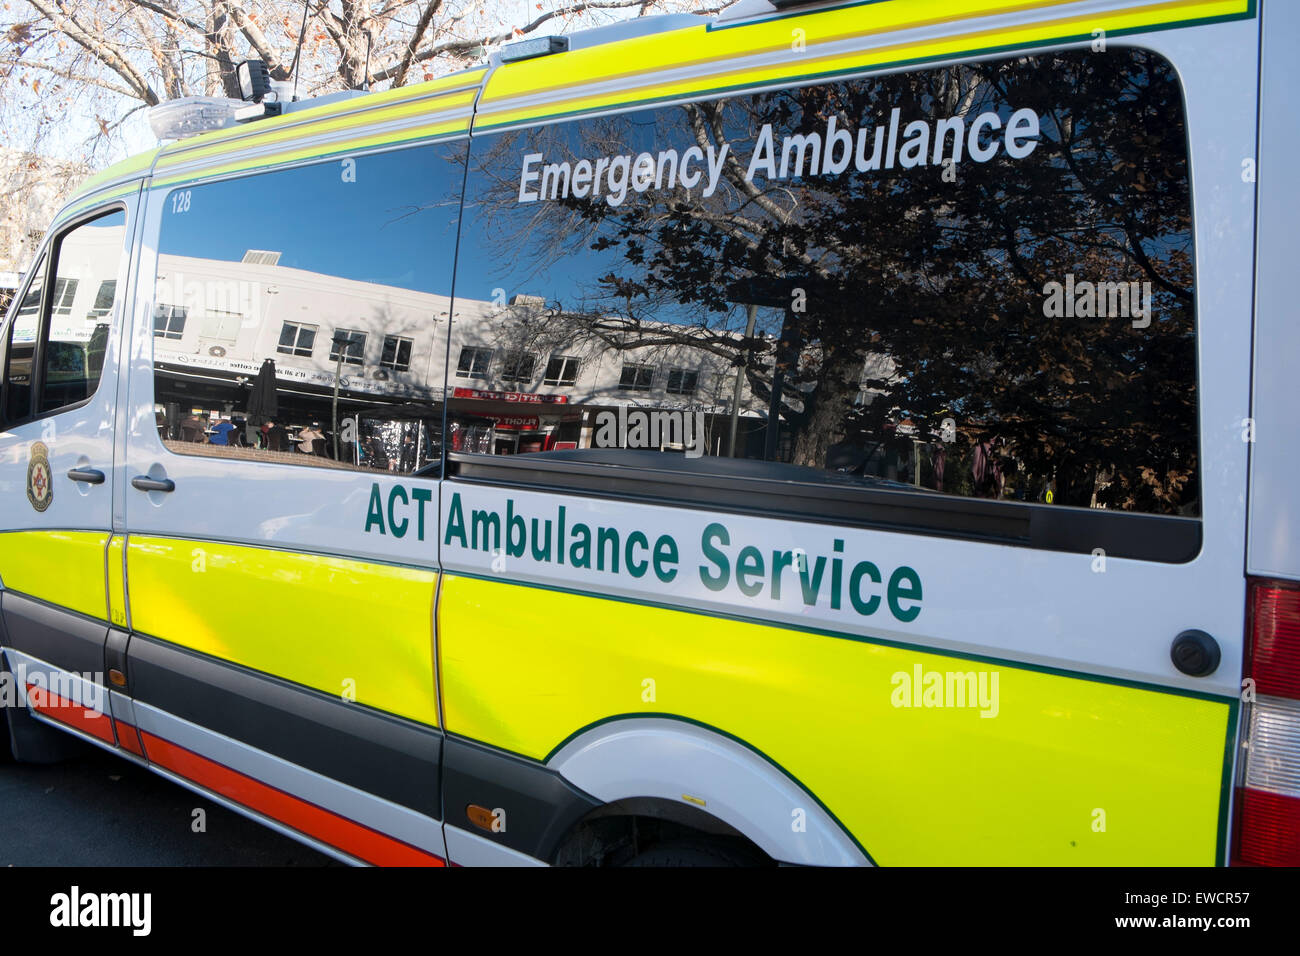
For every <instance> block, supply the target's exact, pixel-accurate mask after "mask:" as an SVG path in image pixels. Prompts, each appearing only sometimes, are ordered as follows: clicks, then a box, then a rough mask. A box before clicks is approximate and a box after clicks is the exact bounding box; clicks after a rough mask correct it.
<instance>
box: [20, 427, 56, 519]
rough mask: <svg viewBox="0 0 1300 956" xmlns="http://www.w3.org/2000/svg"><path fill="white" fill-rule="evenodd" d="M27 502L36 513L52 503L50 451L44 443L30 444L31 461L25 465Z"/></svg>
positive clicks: (52, 480) (52, 486)
mask: <svg viewBox="0 0 1300 956" xmlns="http://www.w3.org/2000/svg"><path fill="white" fill-rule="evenodd" d="M27 500H28V501H30V502H31V504H32V507H33V508H35V509H36V510H37V511H44V510H45V509H46V508H48V507H49V506H50V504H51V502H53V501H54V472H53V471H51V470H50V450H49V449H48V448H46V447H45V443H44V442H39V441H38V442H33V443H32V454H31V461H30V462H28V464H27Z"/></svg>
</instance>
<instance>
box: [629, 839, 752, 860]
mask: <svg viewBox="0 0 1300 956" xmlns="http://www.w3.org/2000/svg"><path fill="white" fill-rule="evenodd" d="M767 862H769V861H768V860H767V859H766V858H765V857H763V856H762V855H761V854H758V853H756V852H755V851H753V850H750V849H748V848H746V847H744V846H739V845H736V844H732V843H726V842H723V841H718V840H674V841H669V842H667V843H659V844H656V845H655V846H652V847H650V849H648V850H646V851H645V852H644V853H640V854H638V855H636V856H634V857H632V859H630V860H628V861H627V862H626V863H624V864H623V865H624V866H763V865H764V864H765V863H767Z"/></svg>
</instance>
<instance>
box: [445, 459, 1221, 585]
mask: <svg viewBox="0 0 1300 956" xmlns="http://www.w3.org/2000/svg"><path fill="white" fill-rule="evenodd" d="M622 454H623V455H624V456H626V457H627V458H629V459H632V456H636V458H635V459H633V460H637V461H638V462H639V461H645V460H650V459H646V458H645V457H644V453H637V452H623V453H622ZM648 454H649V455H652V456H659V457H658V460H659V461H665V460H670V459H667V458H666V456H665V455H664V454H663V453H661V452H650V453H648ZM447 459H448V461H447V474H448V477H451V478H455V479H456V480H457V481H461V482H465V483H467V484H480V485H494V486H501V487H513V488H520V489H528V490H534V491H550V492H554V493H557V494H573V493H575V492H577V493H580V494H584V495H588V496H591V497H596V498H611V499H616V500H620V501H631V502H645V503H647V504H656V505H667V506H670V507H678V508H695V509H699V508H707V509H708V510H710V511H721V512H728V513H732V514H743V515H755V516H758V517H771V518H785V519H788V520H794V521H812V522H815V523H818V524H831V525H838V526H841V527H846V528H863V529H875V530H881V531H895V532H903V533H907V534H923V535H929V536H935V537H945V538H958V539H962V540H969V541H983V542H988V543H992V544H1005V545H1011V546H1014V547H1021V548H1032V549H1036V550H1042V551H1065V552H1070V553H1074V554H1091V553H1093V552H1094V551H1095V550H1096V549H1098V548H1100V549H1102V550H1103V551H1105V553H1106V556H1107V557H1112V558H1131V559H1135V560H1139V561H1159V562H1163V563H1166V564H1182V563H1186V562H1188V561H1191V560H1192V559H1193V558H1195V557H1196V556H1197V554H1199V553H1200V550H1201V521H1200V519H1199V518H1182V517H1173V516H1167V515H1147V514H1136V513H1133V512H1118V511H1107V510H1104V509H1090V508H1066V507H1060V506H1054V505H1046V504H1037V503H1030V502H1020V501H988V500H983V499H975V498H957V497H952V496H946V495H942V494H939V493H936V492H926V491H911V490H903V489H901V488H890V489H888V490H885V489H884V488H880V487H877V488H873V487H871V486H870V485H863V484H860V483H855V482H849V481H844V480H835V478H834V476H833V475H830V477H829V478H828V480H826V481H795V480H790V479H781V480H772V479H763V478H755V477H748V476H745V475H743V474H740V473H738V472H740V471H742V470H743V468H732V469H731V471H733V472H736V473H726V471H725V470H724V471H715V472H713V473H708V472H705V471H702V470H699V467H700V466H693V467H691V466H688V467H676V468H648V467H638V466H634V465H613V464H606V463H603V462H601V463H596V462H591V461H576V460H573V459H572V458H564V457H552V456H551V455H549V454H547V455H546V456H543V455H537V454H533V455H519V456H494V455H466V454H463V453H458V452H457V453H448V456H447ZM674 460H675V459H674ZM697 461H704V459H697ZM739 461H740V460H738V459H709V460H708V466H709V467H715V468H716V467H717V463H718V462H727V463H729V464H733V465H734V464H735V463H737V462H739ZM685 464H687V460H685V459H682V460H681V461H680V463H679V465H685ZM759 464H763V463H761V462H760V463H759ZM724 467H725V466H724ZM766 467H767V468H769V469H770V468H772V467H773V466H770V465H768V466H766ZM776 467H778V468H779V467H780V466H776ZM800 471H802V469H800ZM828 474H829V473H828Z"/></svg>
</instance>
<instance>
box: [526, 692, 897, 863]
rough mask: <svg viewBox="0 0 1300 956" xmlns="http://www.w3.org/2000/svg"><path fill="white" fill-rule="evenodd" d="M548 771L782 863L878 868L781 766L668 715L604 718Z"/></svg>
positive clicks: (555, 755)
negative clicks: (719, 826) (681, 812)
mask: <svg viewBox="0 0 1300 956" xmlns="http://www.w3.org/2000/svg"><path fill="white" fill-rule="evenodd" d="M546 765H547V767H548V768H549V769H551V770H554V771H556V772H557V773H559V774H560V775H561V776H562V777H564V778H565V779H566V780H568V781H569V782H570V783H572V784H573V785H574V786H576V787H578V788H579V789H581V790H583V791H585V792H586V793H589V794H591V796H593V797H595V798H596V799H598V800H600V801H601V802H602V803H604V804H614V803H618V802H620V801H632V800H637V799H643V798H650V799H654V800H658V801H664V802H667V803H672V804H676V805H678V806H681V807H683V808H686V807H690V808H691V809H696V810H700V811H702V812H704V813H707V814H709V815H710V816H712V817H714V818H715V819H717V820H719V821H721V822H722V823H724V824H726V825H727V826H728V827H730V828H732V829H734V830H735V831H736V832H738V833H740V834H741V835H743V836H744V837H745V838H746V839H748V840H750V841H751V842H752V843H754V845H755V846H757V847H758V848H759V849H761V850H762V851H763V852H764V853H766V854H767V855H768V856H770V857H772V858H773V859H775V860H779V861H781V862H783V863H795V864H802V865H808V866H862V865H869V864H872V863H873V862H874V861H873V860H872V859H871V857H870V855H869V854H868V853H867V852H866V850H865V849H864V848H863V847H862V846H861V845H859V844H858V842H857V841H856V840H855V839H854V838H853V836H852V835H851V834H850V833H849V832H848V831H847V830H846V829H845V828H844V826H843V825H842V824H841V823H840V822H839V820H838V819H836V817H835V815H834V814H833V813H831V812H830V810H829V809H827V808H826V807H825V806H824V805H822V803H821V802H820V801H819V800H818V799H817V798H816V797H815V796H814V795H813V794H812V793H811V792H810V791H809V790H808V789H807V788H806V787H804V786H803V784H801V783H800V782H799V781H798V780H797V779H796V778H795V777H794V776H793V775H791V774H790V773H789V772H787V771H786V770H785V769H784V768H783V767H781V766H780V764H778V763H777V762H776V761H774V760H772V759H771V758H770V757H768V756H767V755H765V754H763V753H762V752H761V751H759V750H756V749H755V748H753V747H751V746H750V745H749V744H747V743H745V742H744V741H742V740H740V739H738V738H736V737H733V736H731V735H730V734H728V733H726V732H725V731H723V730H720V729H718V728H716V727H711V726H709V725H707V724H702V723H699V722H697V721H691V720H687V719H684V718H681V717H677V716H673V715H667V714H654V715H646V714H626V715H619V716H616V717H611V718H607V719H605V720H602V721H599V722H597V723H595V724H591V725H588V726H587V727H584V728H583V729H582V730H580V731H578V732H576V733H575V734H573V735H571V736H570V737H569V738H568V739H567V740H565V741H564V742H563V743H561V744H560V745H559V746H558V747H556V748H555V750H553V751H552V752H551V754H550V755H549V756H548V757H547V759H546ZM796 823H799V824H801V826H797V825H796Z"/></svg>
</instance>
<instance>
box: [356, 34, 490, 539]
mask: <svg viewBox="0 0 1300 956" xmlns="http://www.w3.org/2000/svg"><path fill="white" fill-rule="evenodd" d="M372 39H374V32H373V31H371V30H370V29H369V28H367V29H366V81H365V83H363V84H362V86H361V88H362V89H363V90H365V91H366V92H367V93H369V92H370V41H371V40H372ZM483 534H484V535H485V536H486V535H487V532H486V531H484V532H483Z"/></svg>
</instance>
